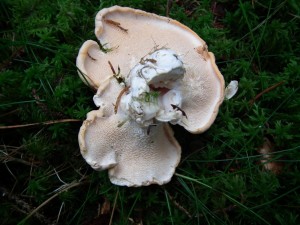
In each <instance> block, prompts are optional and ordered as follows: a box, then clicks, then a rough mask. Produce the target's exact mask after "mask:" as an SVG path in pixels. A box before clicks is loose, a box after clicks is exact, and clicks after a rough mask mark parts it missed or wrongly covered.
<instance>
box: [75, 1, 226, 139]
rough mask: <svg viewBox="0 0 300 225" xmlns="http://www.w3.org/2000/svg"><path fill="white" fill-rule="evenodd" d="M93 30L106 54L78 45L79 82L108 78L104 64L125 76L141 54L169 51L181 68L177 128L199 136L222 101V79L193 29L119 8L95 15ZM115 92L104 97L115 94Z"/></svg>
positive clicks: (96, 84) (95, 84) (93, 82)
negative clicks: (181, 113)
mask: <svg viewBox="0 0 300 225" xmlns="http://www.w3.org/2000/svg"><path fill="white" fill-rule="evenodd" d="M95 26H96V27H95V34H96V37H97V38H98V40H99V41H100V43H101V44H102V46H104V47H105V48H108V49H111V51H108V52H107V53H104V52H102V51H101V50H100V48H99V46H98V44H97V43H96V42H94V41H90V40H89V41H87V42H85V43H84V44H83V46H82V47H81V49H80V51H79V55H78V58H77V67H78V69H79V70H80V71H82V72H83V73H84V74H85V75H86V76H82V75H81V78H82V79H83V80H84V82H85V83H88V84H90V85H91V86H93V87H95V88H97V87H99V86H100V85H101V83H102V82H103V81H105V80H107V79H111V78H110V77H111V75H112V71H111V69H110V67H109V65H108V61H110V62H111V63H112V65H114V66H115V67H117V66H119V67H120V72H121V75H122V76H127V75H128V74H129V72H130V70H131V69H132V68H133V67H134V66H135V65H136V64H137V63H139V62H140V60H141V59H142V58H143V57H144V56H145V55H147V54H149V53H151V52H153V50H155V49H157V48H162V47H165V48H170V49H172V50H174V51H175V52H176V53H177V54H178V55H179V56H180V57H181V59H182V61H183V63H184V67H185V70H186V73H185V76H184V78H183V84H182V93H183V104H182V109H183V110H184V112H185V113H186V115H187V118H188V119H184V120H183V122H182V123H181V124H180V125H182V126H183V127H184V128H185V129H186V130H188V131H189V132H191V133H201V132H204V131H205V130H207V129H208V128H209V127H210V126H211V124H212V123H213V121H214V120H215V118H216V116H217V113H218V110H219V106H220V104H221V103H222V101H223V99H224V79H223V76H222V74H221V73H220V71H219V69H218V67H217V66H216V64H215V58H214V55H213V54H212V53H211V52H208V50H207V45H206V43H205V42H204V41H203V40H202V39H201V38H200V37H199V36H198V35H197V34H196V33H195V32H194V31H192V30H191V29H190V28H188V27H186V26H184V25H183V24H181V23H179V22H177V21H175V20H172V19H170V18H166V17H162V16H158V15H155V14H151V13H147V12H144V11H141V10H136V9H132V8H127V7H119V6H113V7H110V8H105V9H102V10H101V11H99V12H98V14H97V15H96V21H95ZM84 77H87V78H84ZM116 92H118V91H115V92H110V93H111V94H112V95H116V96H117V95H118V93H116ZM113 101H115V98H113V96H112V97H111V102H113ZM111 105H112V104H111ZM111 107H113V106H111Z"/></svg>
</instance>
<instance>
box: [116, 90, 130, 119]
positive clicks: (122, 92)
mask: <svg viewBox="0 0 300 225" xmlns="http://www.w3.org/2000/svg"><path fill="white" fill-rule="evenodd" d="M129 88H130V86H127V87H125V88H123V89H122V91H121V92H120V94H119V95H118V98H117V101H116V104H115V108H114V111H115V114H117V112H118V107H119V104H120V101H121V97H122V96H123V94H124V93H125V92H126V91H128V90H129Z"/></svg>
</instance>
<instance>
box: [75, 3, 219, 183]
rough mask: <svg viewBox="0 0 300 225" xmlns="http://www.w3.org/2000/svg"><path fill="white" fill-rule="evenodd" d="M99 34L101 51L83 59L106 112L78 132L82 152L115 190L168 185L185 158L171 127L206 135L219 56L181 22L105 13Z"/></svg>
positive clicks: (88, 50)
mask: <svg viewBox="0 0 300 225" xmlns="http://www.w3.org/2000/svg"><path fill="white" fill-rule="evenodd" d="M95 34H96V37H97V39H98V40H99V42H100V43H101V44H100V46H99V45H98V43H97V42H95V41H91V40H88V41H86V42H85V43H84V44H83V46H82V47H81V49H80V51H79V54H78V57H77V67H78V71H79V75H80V77H81V79H82V80H83V81H84V82H85V83H86V84H88V85H90V86H92V87H93V88H94V89H97V93H96V94H95V96H94V98H93V100H94V103H95V104H96V105H97V106H98V107H100V108H99V110H95V111H92V112H90V113H89V114H88V115H87V119H86V120H85V121H84V123H83V125H82V127H81V129H80V132H79V145H80V150H81V153H82V155H83V157H84V158H85V160H86V161H87V163H89V164H90V165H91V166H92V168H94V169H96V170H103V169H108V170H109V177H110V180H111V182H112V183H114V184H117V185H126V186H141V185H150V184H160V185H161V184H164V183H167V182H169V181H170V179H171V177H172V176H173V174H174V171H175V168H176V166H177V165H178V163H179V161H180V154H181V148H180V146H179V144H178V143H177V141H176V139H175V138H174V136H173V132H172V130H171V128H170V127H169V125H168V123H172V124H179V125H181V126H183V127H184V128H185V129H186V130H188V131H189V132H191V133H201V132H204V131H205V130H207V129H208V128H209V127H210V126H211V124H212V123H213V121H214V120H215V118H216V115H217V113H218V109H219V106H220V104H221V103H222V101H223V98H224V79H223V76H222V75H221V73H220V71H219V70H218V68H217V66H216V64H215V58H214V55H213V54H212V53H210V52H208V50H207V45H206V43H205V42H204V41H203V40H202V39H201V38H200V37H198V36H197V34H196V33H195V32H193V31H192V30H191V29H189V28H188V27H186V26H184V25H182V24H180V23H179V22H177V21H175V20H172V19H170V18H166V17H162V16H158V15H155V14H151V13H147V12H144V11H141V10H136V9H131V8H127V7H119V6H113V7H111V8H105V9H102V10H101V11H99V12H98V14H97V16H96V28H95ZM116 68H118V70H116ZM116 71H118V72H116Z"/></svg>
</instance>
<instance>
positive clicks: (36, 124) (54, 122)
mask: <svg viewBox="0 0 300 225" xmlns="http://www.w3.org/2000/svg"><path fill="white" fill-rule="evenodd" d="M81 121H82V120H77V119H64V120H50V121H46V122H41V123H30V124H21V125H11V126H0V130H4V129H14V128H23V127H31V126H38V125H51V124H56V123H69V122H81Z"/></svg>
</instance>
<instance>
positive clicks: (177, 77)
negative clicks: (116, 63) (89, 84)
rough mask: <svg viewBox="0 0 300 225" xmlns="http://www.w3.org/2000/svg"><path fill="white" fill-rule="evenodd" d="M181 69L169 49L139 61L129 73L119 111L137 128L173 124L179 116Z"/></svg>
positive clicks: (156, 52) (177, 60)
mask: <svg viewBox="0 0 300 225" xmlns="http://www.w3.org/2000/svg"><path fill="white" fill-rule="evenodd" d="M184 73H185V69H184V67H183V62H182V61H181V60H180V58H179V56H178V55H177V54H176V52H174V51H173V50H171V49H165V48H163V49H159V50H156V51H154V52H153V53H151V54H149V55H147V56H146V57H144V58H142V59H141V61H140V62H139V63H138V64H137V65H136V66H135V67H134V68H133V69H132V70H131V71H130V74H129V76H128V79H127V82H126V83H127V85H128V86H130V88H129V91H128V93H127V94H125V95H123V96H122V98H121V101H120V109H121V111H122V113H124V114H125V115H126V116H127V117H129V118H130V119H133V120H134V121H136V122H137V123H138V124H139V125H140V126H142V127H146V126H149V125H151V124H154V123H155V122H156V121H160V122H171V123H173V124H177V123H178V122H179V121H181V119H182V117H183V112H182V111H180V110H179V109H180V107H181V104H182V93H181V90H180V89H181V82H182V78H183V76H184Z"/></svg>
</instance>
